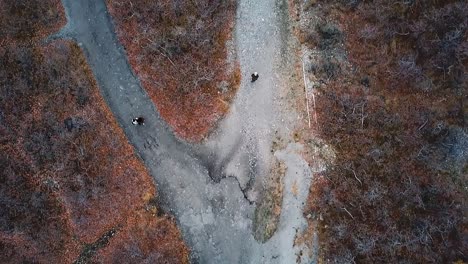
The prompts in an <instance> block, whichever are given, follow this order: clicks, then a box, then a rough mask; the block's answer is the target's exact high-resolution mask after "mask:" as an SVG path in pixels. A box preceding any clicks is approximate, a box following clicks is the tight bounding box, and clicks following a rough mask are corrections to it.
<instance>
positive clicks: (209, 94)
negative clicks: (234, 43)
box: [107, 0, 240, 141]
mask: <svg viewBox="0 0 468 264" xmlns="http://www.w3.org/2000/svg"><path fill="white" fill-rule="evenodd" d="M107 4H108V8H109V11H110V13H111V14H112V16H113V19H114V22H115V25H116V30H117V34H118V36H119V39H120V41H121V42H122V44H123V46H124V47H125V49H126V51H127V55H128V57H129V61H130V64H131V65H132V67H133V69H134V71H135V72H136V73H137V74H138V76H139V78H140V80H141V81H142V83H143V86H144V88H145V89H146V91H147V92H148V94H149V95H150V97H151V98H152V99H153V101H154V102H155V104H156V106H157V108H158V110H159V112H160V113H161V115H162V117H163V118H164V119H165V120H166V121H167V122H168V123H169V124H170V125H171V126H172V128H173V129H174V131H175V132H176V134H177V135H178V136H180V137H182V138H184V139H187V140H190V141H198V140H201V139H202V138H203V137H205V136H206V135H207V133H208V132H209V131H210V130H211V129H212V128H213V126H214V125H215V123H216V121H217V120H219V119H220V118H221V117H222V116H223V115H224V113H226V111H227V110H228V106H229V102H230V101H231V100H232V99H233V96H234V94H235V91H236V89H237V87H238V85H239V83H240V70H239V66H238V65H235V62H234V61H231V62H228V52H232V51H228V50H227V47H226V41H228V40H230V39H231V33H232V29H233V23H234V18H235V11H236V2H235V1H233V0H228V1H208V0H201V1H168V0H163V1H146V0H136V1H134V0H132V1H129V0H124V1H113V0H108V1H107Z"/></svg>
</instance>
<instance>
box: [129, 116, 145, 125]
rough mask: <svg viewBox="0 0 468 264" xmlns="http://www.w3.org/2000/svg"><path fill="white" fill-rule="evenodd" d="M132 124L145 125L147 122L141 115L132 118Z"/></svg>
mask: <svg viewBox="0 0 468 264" xmlns="http://www.w3.org/2000/svg"><path fill="white" fill-rule="evenodd" d="M132 124H134V125H139V126H141V125H144V124H145V119H144V118H143V117H141V116H139V117H135V118H133V119H132Z"/></svg>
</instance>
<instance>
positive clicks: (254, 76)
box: [252, 72, 258, 82]
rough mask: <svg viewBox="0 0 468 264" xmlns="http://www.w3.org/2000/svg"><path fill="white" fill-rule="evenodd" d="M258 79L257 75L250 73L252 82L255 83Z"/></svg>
mask: <svg viewBox="0 0 468 264" xmlns="http://www.w3.org/2000/svg"><path fill="white" fill-rule="evenodd" d="M257 79H258V73H257V72H254V73H252V82H255V81H256V80H257Z"/></svg>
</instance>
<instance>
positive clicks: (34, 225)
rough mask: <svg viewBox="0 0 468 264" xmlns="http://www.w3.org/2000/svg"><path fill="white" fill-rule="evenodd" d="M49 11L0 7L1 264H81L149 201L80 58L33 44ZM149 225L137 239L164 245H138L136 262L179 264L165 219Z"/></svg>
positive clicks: (141, 174)
mask: <svg viewBox="0 0 468 264" xmlns="http://www.w3.org/2000/svg"><path fill="white" fill-rule="evenodd" d="M26 2H27V3H26ZM56 5H59V1H6V2H5V1H1V2H0V6H1V7H2V9H1V12H2V13H1V16H0V21H1V23H2V27H0V30H1V31H0V33H1V35H2V36H1V38H0V65H1V67H0V262H1V263H72V262H73V261H77V262H78V263H80V262H83V261H84V262H86V260H89V259H90V258H91V257H92V256H94V255H97V254H99V252H100V251H101V250H102V249H103V248H104V247H106V245H108V242H109V241H110V240H114V239H113V238H112V239H111V237H112V236H114V235H115V233H114V232H113V231H112V230H111V229H112V228H113V227H116V226H118V227H119V232H122V233H123V232H129V231H128V230H134V228H135V226H139V225H140V222H138V221H133V222H129V220H128V219H135V218H136V215H137V211H138V210H142V208H145V206H146V204H147V202H148V201H150V200H151V199H152V197H154V195H155V188H154V185H153V182H152V179H151V177H150V175H149V174H148V172H147V171H146V169H145V168H144V166H143V164H142V163H141V161H140V160H138V159H137V157H136V155H135V153H134V150H133V148H132V146H131V145H130V144H129V143H128V141H127V139H126V138H125V136H124V134H123V131H122V129H121V128H120V127H119V125H118V124H117V122H116V120H115V119H114V117H113V116H112V114H111V113H110V111H109V108H108V107H107V105H106V104H105V102H104V100H103V98H102V97H101V95H100V94H99V90H98V87H97V86H96V82H95V80H94V78H93V76H92V73H91V71H90V69H89V67H88V65H87V63H86V60H85V58H84V56H83V53H82V51H81V49H80V48H79V47H78V46H77V45H76V44H75V43H73V42H70V41H55V42H52V43H50V44H47V45H44V46H41V45H40V44H39V43H40V41H41V40H42V38H44V37H46V35H47V34H50V33H52V32H53V31H54V30H56V29H57V28H58V27H59V25H61V23H62V22H63V20H61V19H62V18H63V16H62V14H61V13H60V12H59V11H61V7H60V8H58V7H59V6H56ZM56 7H57V8H58V9H56ZM3 8H5V10H7V11H5V10H4V9H3ZM51 10H52V11H51ZM54 12H58V13H54ZM23 19H25V20H28V21H22V20H23ZM48 23H49V24H48ZM152 211H154V210H152ZM142 221H143V220H142ZM152 221H157V222H158V223H159V224H158V225H143V227H142V229H144V228H158V230H146V231H145V232H148V233H152V232H153V233H158V232H159V233H158V234H159V237H163V238H164V239H165V242H166V243H165V244H163V245H158V246H154V245H153V247H149V246H147V245H145V249H146V250H147V252H149V253H148V254H147V255H145V256H144V257H143V259H146V258H148V256H149V255H151V254H159V255H161V256H162V257H161V259H165V256H169V255H168V254H166V253H165V251H164V250H166V251H167V250H174V251H175V250H177V253H178V255H177V258H178V259H177V258H176V257H175V256H174V255H171V256H170V261H169V262H171V263H184V260H185V259H187V254H188V253H187V249H186V248H185V246H184V244H183V242H182V240H181V238H180V234H179V233H178V231H177V229H176V226H175V224H174V222H173V221H172V219H170V218H168V217H155V218H154V220H152ZM109 230H111V231H112V232H111V231H109ZM167 230H170V231H171V232H167ZM107 231H109V232H110V233H109V232H107ZM102 234H105V235H104V236H102ZM140 237H141V239H148V238H147V237H144V236H137V237H136V238H135V240H136V239H140ZM149 237H150V238H151V239H152V238H153V237H152V236H149ZM132 241H134V240H132ZM120 243H124V241H120ZM165 247H167V248H165ZM80 252H82V254H81V256H80V257H79V255H80ZM168 259H169V257H168ZM175 260H180V261H175Z"/></svg>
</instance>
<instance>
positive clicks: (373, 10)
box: [301, 1, 468, 263]
mask: <svg viewBox="0 0 468 264" xmlns="http://www.w3.org/2000/svg"><path fill="white" fill-rule="evenodd" d="M338 2H339V3H337V2H336V1H330V2H325V1H320V5H317V6H314V7H310V8H315V11H317V13H318V14H320V15H319V16H320V17H321V19H323V21H324V22H323V24H319V25H318V26H317V28H316V29H311V31H313V32H301V34H302V39H303V40H304V41H306V44H307V43H309V44H308V45H312V46H314V47H316V48H318V49H319V50H321V51H322V52H323V54H324V55H323V56H322V61H321V62H320V63H319V64H318V65H314V66H313V67H311V69H309V72H313V73H314V74H315V76H316V77H317V78H318V79H321V80H320V82H321V83H322V85H321V86H320V87H319V88H317V89H318V90H317V91H318V94H317V96H316V101H317V112H318V123H319V125H320V126H319V128H318V131H315V132H317V133H318V134H319V135H320V137H321V138H323V139H325V140H326V142H327V144H329V145H331V146H332V147H333V149H335V150H336V154H337V157H336V160H335V164H334V165H333V167H331V168H329V170H328V171H327V172H326V173H324V174H323V177H319V180H318V181H316V182H315V183H314V184H313V187H312V190H311V195H312V196H311V199H310V204H309V205H310V211H311V212H314V213H317V214H321V215H322V217H323V219H324V220H323V221H322V222H320V223H321V225H320V227H319V228H320V240H321V249H322V254H323V256H324V259H326V260H329V261H331V262H334V263H347V262H353V261H354V262H356V263H378V262H384V263H450V262H452V261H456V260H460V259H462V260H465V261H466V258H467V251H466V249H467V248H468V247H467V246H468V245H467V244H466V241H467V233H466V231H467V222H466V219H465V218H464V214H465V213H466V209H467V208H466V198H467V196H466V193H465V192H466V191H465V190H463V188H464V187H463V186H466V183H467V156H466V154H463V153H464V152H463V151H462V149H466V148H467V147H468V142H467V138H466V125H467V124H466V121H467V104H466V103H467V101H466V100H467V94H466V88H467V80H466V74H465V76H464V74H463V73H464V72H465V73H466V66H467V59H468V57H467V55H468V53H467V47H468V46H467V29H468V21H467V16H466V14H467V11H468V7H467V5H466V4H464V3H462V2H461V1H432V2H431V3H429V1H427V2H424V1H422V2H420V1H416V2H405V3H404V2H398V3H393V2H388V1H365V2H363V3H360V4H359V1H352V2H353V3H354V4H353V5H351V6H345V5H344V4H343V3H344V2H345V1H341V2H340V1H338ZM348 3H351V1H349V2H348ZM411 3H413V4H411ZM333 24H335V26H332V25H333ZM341 43H343V44H344V47H345V48H346V51H347V52H348V53H347V58H349V62H350V63H351V65H348V64H347V62H346V61H340V58H342V57H340V56H339V55H340V53H339V51H338V52H337V50H339V49H340V44H341ZM335 54H338V56H335ZM330 55H334V56H330Z"/></svg>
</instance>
